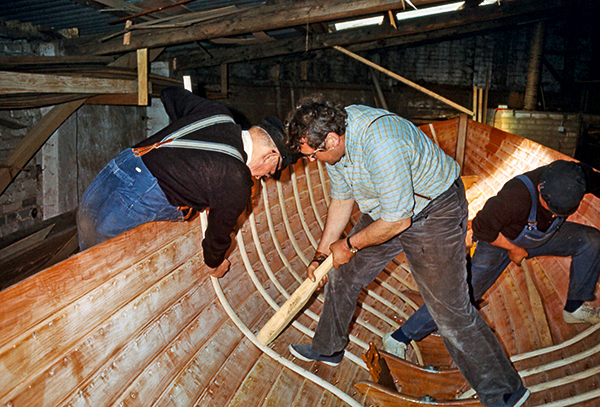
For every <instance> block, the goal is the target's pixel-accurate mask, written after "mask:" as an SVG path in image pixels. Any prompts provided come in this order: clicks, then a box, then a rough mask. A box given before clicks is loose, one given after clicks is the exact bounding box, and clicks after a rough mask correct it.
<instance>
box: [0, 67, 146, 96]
mask: <svg viewBox="0 0 600 407" xmlns="http://www.w3.org/2000/svg"><path fill="white" fill-rule="evenodd" d="M136 92H137V86H136V84H135V82H132V81H128V80H123V79H103V78H83V77H77V76H61V75H43V74H34V73H21V72H7V71H3V72H0V94H14V93H83V94H96V93H109V94H110V93H136Z"/></svg>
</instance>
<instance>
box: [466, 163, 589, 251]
mask: <svg viewBox="0 0 600 407" xmlns="http://www.w3.org/2000/svg"><path fill="white" fill-rule="evenodd" d="M580 165H581V166H582V168H583V170H584V173H585V176H586V193H592V194H594V195H596V196H600V173H598V172H596V171H594V169H593V168H591V167H590V166H588V165H586V164H582V163H581V164H580ZM542 168H543V167H540V168H536V169H535V170H533V171H530V172H527V173H525V175H526V176H527V177H529V179H530V180H531V182H533V185H534V186H536V187H537V185H538V183H539V179H540V174H541V172H542ZM530 209H531V194H530V193H529V190H528V189H527V187H526V186H525V184H524V183H523V181H521V180H519V179H516V178H513V179H511V180H510V181H508V182H507V183H506V184H504V186H503V187H502V189H501V190H500V192H498V195H496V196H494V197H492V198H490V199H489V200H488V201H487V202H486V203H485V205H484V206H483V209H482V210H481V211H479V212H478V213H477V216H475V219H473V235H474V237H475V239H477V240H483V241H486V242H490V243H491V242H493V241H494V240H496V238H498V233H502V234H503V235H504V237H506V238H508V239H510V240H514V239H516V238H517V236H519V234H520V233H521V231H522V230H523V228H524V227H525V225H526V224H527V218H528V217H529V210H530ZM551 223H552V213H550V211H548V210H547V209H544V207H542V205H540V204H538V207H537V228H538V230H540V231H542V232H545V231H546V230H548V228H549V227H550V224H551Z"/></svg>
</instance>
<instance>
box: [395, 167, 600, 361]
mask: <svg viewBox="0 0 600 407" xmlns="http://www.w3.org/2000/svg"><path fill="white" fill-rule="evenodd" d="M586 193H592V194H594V195H596V196H598V197H600V173H598V172H597V171H594V169H592V168H591V167H589V166H587V165H585V164H582V163H576V162H572V161H563V160H560V161H555V162H553V163H551V164H549V165H546V166H543V167H540V168H537V169H535V170H533V171H530V172H527V173H525V174H523V175H519V176H518V177H515V178H513V179H511V180H510V181H508V182H507V183H506V184H505V185H504V187H503V188H502V189H501V190H500V192H499V193H498V195H497V196H495V197H492V198H490V199H489V200H488V201H487V202H486V204H485V206H484V207H483V209H482V210H481V211H479V212H478V213H477V216H475V219H473V240H475V241H477V243H476V244H477V246H476V248H475V253H474V254H473V258H472V261H471V264H472V268H471V275H472V279H471V285H472V289H473V298H474V300H475V301H478V300H479V299H481V297H482V296H483V294H484V293H485V292H486V291H487V290H488V289H489V288H490V287H491V286H492V284H494V282H495V281H496V280H497V279H498V277H500V274H502V272H503V271H504V269H505V268H506V267H507V266H508V264H509V263H510V262H511V261H513V262H514V263H515V264H517V265H521V261H522V260H523V259H526V258H531V257H538V256H560V257H571V270H570V273H569V276H570V280H569V288H568V292H567V302H566V304H565V307H564V310H563V319H564V320H565V322H566V323H569V324H579V323H588V324H595V323H598V322H600V308H593V307H590V306H588V305H585V304H584V302H586V301H591V300H593V299H594V291H595V289H596V284H597V283H598V275H599V273H600V231H599V230H598V229H596V228H593V227H591V226H586V225H581V224H579V223H574V222H568V221H566V219H567V217H568V216H569V215H572V214H573V213H575V212H576V211H577V208H578V207H579V204H580V203H581V200H582V199H583V197H584V195H585V194H586ZM436 329H437V327H436V325H435V322H433V319H432V318H431V315H430V314H429V311H428V310H427V307H425V306H423V307H421V308H420V309H419V310H417V311H416V312H415V313H414V314H413V315H412V316H411V317H410V318H409V319H408V320H407V321H406V322H405V323H404V324H403V325H402V326H401V327H400V328H399V329H398V330H397V331H396V332H393V333H391V334H387V335H386V336H385V337H384V347H385V348H386V349H387V350H388V351H390V352H392V353H394V354H396V355H398V356H401V357H404V350H405V349H406V345H407V344H408V343H409V342H410V341H411V340H414V341H419V340H421V339H423V338H424V337H426V336H427V335H429V334H430V333H431V332H433V331H434V330H436Z"/></svg>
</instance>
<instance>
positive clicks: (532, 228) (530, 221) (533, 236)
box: [478, 175, 566, 249]
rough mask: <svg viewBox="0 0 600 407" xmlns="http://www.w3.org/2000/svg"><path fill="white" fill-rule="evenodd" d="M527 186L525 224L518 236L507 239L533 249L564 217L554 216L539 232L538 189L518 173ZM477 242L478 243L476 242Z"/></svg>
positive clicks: (547, 236) (516, 244)
mask: <svg viewBox="0 0 600 407" xmlns="http://www.w3.org/2000/svg"><path fill="white" fill-rule="evenodd" d="M517 178H518V179H520V180H521V181H523V183H524V184H525V186H526V187H527V189H528V190H529V193H530V194H531V209H530V210H529V217H528V218H527V225H525V227H524V228H523V230H522V231H521V233H519V236H517V237H516V239H514V240H510V239H508V240H509V241H510V242H511V243H512V244H514V245H515V246H519V247H522V248H524V249H533V248H535V247H540V246H541V245H543V244H544V243H546V242H547V241H548V240H550V238H551V237H552V236H553V235H554V233H555V232H556V231H557V230H558V228H559V227H561V225H562V224H563V223H565V219H566V218H563V217H556V218H554V220H553V221H552V223H551V224H550V227H549V228H548V230H547V231H545V232H541V231H539V230H538V228H537V220H536V219H537V207H538V205H539V201H538V191H537V190H536V188H535V187H534V186H533V182H531V180H530V179H529V177H527V176H526V175H519V176H518V177H517ZM478 244H479V243H478Z"/></svg>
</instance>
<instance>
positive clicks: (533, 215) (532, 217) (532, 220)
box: [517, 175, 538, 226]
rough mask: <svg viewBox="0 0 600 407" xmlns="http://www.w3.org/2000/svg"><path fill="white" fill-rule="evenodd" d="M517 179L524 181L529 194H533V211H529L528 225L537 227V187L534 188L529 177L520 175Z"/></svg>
mask: <svg viewBox="0 0 600 407" xmlns="http://www.w3.org/2000/svg"><path fill="white" fill-rule="evenodd" d="M517 178H518V179H520V180H521V181H523V183H524V184H525V186H526V187H527V189H528V190H529V193H530V194H531V210H530V211H529V217H528V218H527V223H528V224H529V225H531V226H535V225H537V203H538V199H537V193H536V190H535V187H534V186H533V182H531V180H530V179H529V177H528V176H527V175H519V176H518V177H517Z"/></svg>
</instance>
